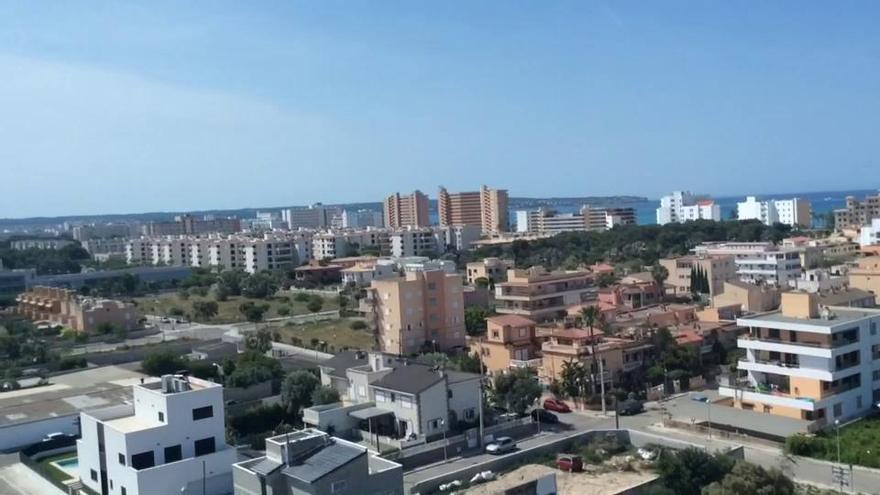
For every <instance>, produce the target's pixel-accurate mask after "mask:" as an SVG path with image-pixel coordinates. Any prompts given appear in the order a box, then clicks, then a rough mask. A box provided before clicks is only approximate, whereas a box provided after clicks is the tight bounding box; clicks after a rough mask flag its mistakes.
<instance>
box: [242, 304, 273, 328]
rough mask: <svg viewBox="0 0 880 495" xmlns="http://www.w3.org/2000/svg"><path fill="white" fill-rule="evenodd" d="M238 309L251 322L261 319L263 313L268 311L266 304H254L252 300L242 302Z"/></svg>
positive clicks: (257, 321)
mask: <svg viewBox="0 0 880 495" xmlns="http://www.w3.org/2000/svg"><path fill="white" fill-rule="evenodd" d="M238 311H239V312H240V313H241V314H242V315H244V317H245V319H246V320H247V321H249V322H251V323H259V322H261V321H263V315H265V314H266V311H269V305H268V304H254V302H253V301H247V302H243V303H241V304H240V305H239V306H238Z"/></svg>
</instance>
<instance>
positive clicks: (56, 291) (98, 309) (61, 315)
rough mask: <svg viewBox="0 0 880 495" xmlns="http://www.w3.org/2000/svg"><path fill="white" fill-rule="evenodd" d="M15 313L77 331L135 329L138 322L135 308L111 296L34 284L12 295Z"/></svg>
mask: <svg viewBox="0 0 880 495" xmlns="http://www.w3.org/2000/svg"><path fill="white" fill-rule="evenodd" d="M15 300H16V302H17V303H18V305H17V306H16V309H15V311H16V313H17V314H19V315H21V316H24V317H25V318H28V319H29V320H33V321H35V322H48V323H50V324H52V325H61V326H65V327H68V328H71V329H73V330H75V331H77V332H90V333H91V332H94V331H95V330H97V329H98V328H99V327H101V326H102V325H111V326H112V327H113V328H121V329H125V330H134V329H136V328H138V327H139V326H140V322H139V317H138V313H137V309H136V308H135V307H134V305H133V304H131V303H126V302H122V301H117V300H114V299H101V298H94V297H85V296H82V295H80V294H79V293H77V292H76V291H75V290H71V289H63V288H59V287H44V286H38V287H34V288H33V289H32V290H31V291H29V292H25V293H22V294H19V295H18V297H16V298H15Z"/></svg>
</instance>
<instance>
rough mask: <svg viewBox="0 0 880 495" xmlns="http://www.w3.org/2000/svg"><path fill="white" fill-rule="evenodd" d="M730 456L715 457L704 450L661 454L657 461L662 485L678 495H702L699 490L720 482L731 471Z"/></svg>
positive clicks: (688, 449)
mask: <svg viewBox="0 0 880 495" xmlns="http://www.w3.org/2000/svg"><path fill="white" fill-rule="evenodd" d="M733 463H734V461H733V460H732V459H730V458H729V457H726V456H723V455H719V456H714V455H712V454H709V453H706V452H705V451H703V450H699V449H696V448H687V449H683V450H679V451H676V452H664V453H663V455H661V456H660V458H659V460H658V461H657V473H658V474H659V475H660V478H661V479H662V481H663V485H665V486H666V487H667V488H669V489H671V490H672V491H673V492H674V493H676V494H677V495H701V494H700V492H701V489H702V487H704V486H708V485H709V484H711V483H715V482H716V481H721V479H723V478H724V476H726V475H727V473H729V472H730V470H731V469H732V468H733Z"/></svg>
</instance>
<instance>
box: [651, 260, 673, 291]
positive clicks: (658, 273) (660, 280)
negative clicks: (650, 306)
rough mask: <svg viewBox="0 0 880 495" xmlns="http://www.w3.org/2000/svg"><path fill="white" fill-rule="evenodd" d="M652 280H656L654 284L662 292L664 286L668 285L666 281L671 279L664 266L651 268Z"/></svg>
mask: <svg viewBox="0 0 880 495" xmlns="http://www.w3.org/2000/svg"><path fill="white" fill-rule="evenodd" d="M651 278H653V279H654V283H656V284H657V285H658V286H659V287H660V289H661V290H662V289H663V286H664V284H666V279H668V278H669V270H667V269H666V267H665V266H663V265H660V264H657V265H654V266H652V267H651Z"/></svg>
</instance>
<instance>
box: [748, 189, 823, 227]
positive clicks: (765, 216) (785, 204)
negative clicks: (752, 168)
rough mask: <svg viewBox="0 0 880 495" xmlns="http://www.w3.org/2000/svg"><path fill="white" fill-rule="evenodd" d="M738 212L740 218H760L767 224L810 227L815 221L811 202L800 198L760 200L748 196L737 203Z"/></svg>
mask: <svg viewBox="0 0 880 495" xmlns="http://www.w3.org/2000/svg"><path fill="white" fill-rule="evenodd" d="M736 214H737V215H736V216H737V218H739V219H740V220H760V221H761V222H762V223H763V224H765V225H773V224H774V223H781V224H785V225H791V226H792V227H810V226H811V225H812V221H813V217H812V209H811V208H810V202H809V201H807V200H804V199H799V198H792V199H785V200H776V199H772V200H767V201H758V200H757V198H755V197H754V196H748V197H747V198H746V200H745V201H743V202H740V203H737V204H736Z"/></svg>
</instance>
